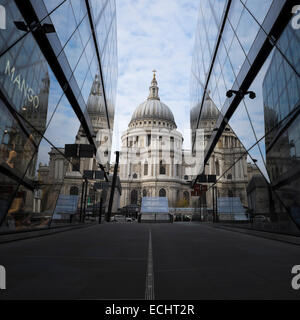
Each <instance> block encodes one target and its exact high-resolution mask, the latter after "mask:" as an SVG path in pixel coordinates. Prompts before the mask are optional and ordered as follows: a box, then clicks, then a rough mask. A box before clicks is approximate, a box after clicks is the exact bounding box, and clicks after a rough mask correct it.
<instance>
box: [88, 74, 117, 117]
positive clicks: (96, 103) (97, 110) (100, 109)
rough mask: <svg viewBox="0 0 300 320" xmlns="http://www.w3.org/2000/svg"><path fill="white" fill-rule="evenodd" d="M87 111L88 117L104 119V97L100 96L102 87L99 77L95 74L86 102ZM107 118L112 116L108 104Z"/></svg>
mask: <svg viewBox="0 0 300 320" xmlns="http://www.w3.org/2000/svg"><path fill="white" fill-rule="evenodd" d="M87 111H88V113H89V114H90V115H97V116H100V117H101V116H102V117H106V109H105V103H104V97H103V94H102V86H101V79H100V76H99V75H97V74H96V76H95V79H94V81H93V85H92V88H91V92H90V95H89V97H88V101H87ZM108 116H109V117H111V116H113V110H111V109H110V104H109V103H108Z"/></svg>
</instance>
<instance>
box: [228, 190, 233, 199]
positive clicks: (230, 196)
mask: <svg viewBox="0 0 300 320" xmlns="http://www.w3.org/2000/svg"><path fill="white" fill-rule="evenodd" d="M228 197H229V198H232V197H233V192H232V190H228Z"/></svg>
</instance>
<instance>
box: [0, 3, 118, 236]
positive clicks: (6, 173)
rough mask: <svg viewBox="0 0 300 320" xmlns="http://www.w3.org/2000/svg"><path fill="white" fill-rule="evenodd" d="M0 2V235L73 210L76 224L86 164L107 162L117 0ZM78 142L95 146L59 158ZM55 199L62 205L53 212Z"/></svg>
mask: <svg viewBox="0 0 300 320" xmlns="http://www.w3.org/2000/svg"><path fill="white" fill-rule="evenodd" d="M0 6H1V9H2V11H1V13H2V14H4V15H5V20H4V22H5V25H3V26H2V28H1V30H0V113H1V117H0V141H1V142H0V232H7V231H18V230H23V229H31V228H39V227H47V226H50V225H55V224H62V223H65V222H67V223H69V220H70V216H71V215H72V216H74V217H75V218H74V219H72V221H73V222H78V216H79V211H80V206H81V203H80V198H81V194H82V182H83V179H82V177H83V171H84V170H86V169H97V170H99V164H101V165H103V167H105V168H106V167H108V163H109V162H110V156H111V155H110V151H111V129H112V128H113V124H114V108H115V98H116V84H117V72H118V70H117V40H116V6H115V1H114V0H109V1H106V2H103V3H101V4H95V2H84V1H69V0H68V1H61V2H60V3H59V2H57V1H39V3H38V4H37V2H34V1H28V2H26V4H24V5H23V4H21V2H20V1H14V0H10V1H8V0H0ZM89 13H90V14H89ZM104 16H105V17H109V21H108V20H107V19H106V20H107V21H104V19H103V17H104ZM31 20H35V21H39V22H40V24H41V26H43V24H44V23H47V24H48V25H50V26H51V25H52V26H53V28H50V29H51V30H50V29H49V30H48V29H47V28H42V30H40V31H41V32H40V33H38V34H33V30H32V31H31V29H30V28H27V27H26V25H27V23H28V21H31ZM108 22H109V27H106V24H107V23H108ZM104 25H105V26H104ZM103 29H104V30H105V32H103ZM47 32H50V33H47ZM42 33H43V35H42ZM41 38H43V45H41V43H42V42H41ZM46 47H47V49H45V48H46ZM46 50H47V51H46ZM104 52H105V55H104V54H103V53H104ZM50 56H51V59H50ZM101 64H104V65H105V66H106V67H105V69H103V68H101ZM104 88H105V90H104ZM75 143H77V144H92V145H94V146H95V150H97V151H98V152H97V153H95V154H94V157H93V158H90V159H88V158H82V159H80V158H78V157H71V158H69V157H68V158H66V156H65V150H64V146H65V144H75ZM100 146H101V147H102V148H100ZM93 183H94V181H89V182H88V186H87V190H88V194H87V206H89V207H91V206H95V205H97V203H99V199H100V198H101V197H103V198H105V199H104V200H105V201H106V198H107V197H106V193H107V192H106V190H105V191H104V190H103V192H102V193H101V192H100V191H99V190H98V191H95V190H94V188H93ZM68 197H69V198H68ZM59 199H60V200H59ZM63 199H64V201H65V203H64V204H63ZM68 199H69V200H70V201H69V202H70V203H69V204H71V200H72V208H73V209H72V212H71V211H70V210H69V211H68V206H69V204H68V203H67V202H68ZM57 203H60V204H62V205H61V207H60V208H65V210H66V211H65V212H59V211H60V210H61V209H59V208H58V207H57V206H56V204H57ZM74 204H75V205H74ZM66 212H67V214H65V213H66Z"/></svg>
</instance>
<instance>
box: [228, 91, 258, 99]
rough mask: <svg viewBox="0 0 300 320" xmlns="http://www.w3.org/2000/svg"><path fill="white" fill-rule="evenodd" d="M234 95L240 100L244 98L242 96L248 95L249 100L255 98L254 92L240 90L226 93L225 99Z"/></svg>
mask: <svg viewBox="0 0 300 320" xmlns="http://www.w3.org/2000/svg"><path fill="white" fill-rule="evenodd" d="M233 94H235V95H237V96H239V97H240V98H242V99H243V98H244V96H246V95H249V98H250V99H255V98H256V94H255V92H254V91H245V92H244V91H242V90H228V91H227V92H226V97H227V98H231V97H232V95H233Z"/></svg>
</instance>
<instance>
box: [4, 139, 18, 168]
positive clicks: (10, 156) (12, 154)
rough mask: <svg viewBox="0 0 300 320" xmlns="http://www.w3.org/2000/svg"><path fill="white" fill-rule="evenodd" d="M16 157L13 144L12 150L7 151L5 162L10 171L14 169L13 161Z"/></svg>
mask: <svg viewBox="0 0 300 320" xmlns="http://www.w3.org/2000/svg"><path fill="white" fill-rule="evenodd" d="M16 156H17V152H16V151H15V144H13V148H12V150H11V151H9V154H8V159H7V160H6V164H7V165H8V166H9V167H10V168H12V169H13V168H14V167H15V165H14V161H15V160H14V159H15V157H16Z"/></svg>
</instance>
